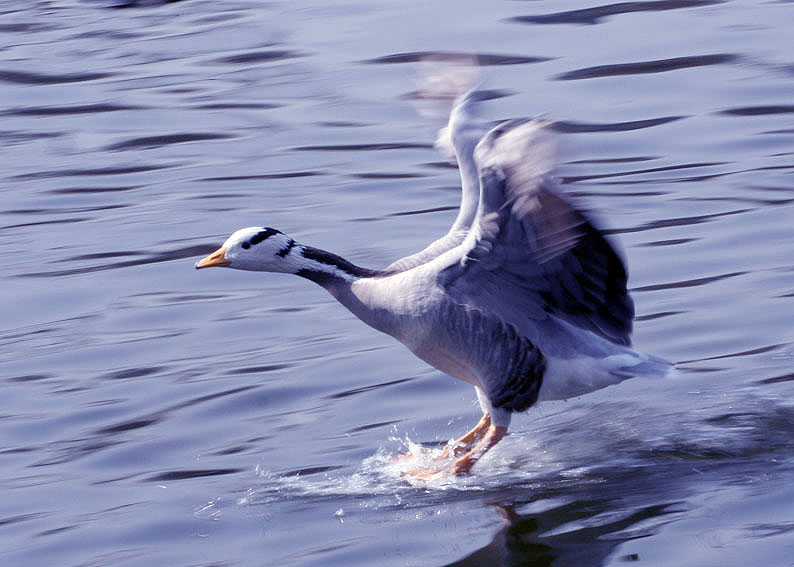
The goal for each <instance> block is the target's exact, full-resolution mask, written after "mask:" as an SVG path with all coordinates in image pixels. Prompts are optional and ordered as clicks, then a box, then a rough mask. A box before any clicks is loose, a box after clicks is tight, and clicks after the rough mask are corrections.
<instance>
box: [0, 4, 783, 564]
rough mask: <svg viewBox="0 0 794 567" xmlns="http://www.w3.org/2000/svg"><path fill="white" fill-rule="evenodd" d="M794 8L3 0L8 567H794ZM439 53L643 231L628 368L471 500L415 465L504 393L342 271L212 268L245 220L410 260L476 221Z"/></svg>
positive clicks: (464, 489)
mask: <svg viewBox="0 0 794 567" xmlns="http://www.w3.org/2000/svg"><path fill="white" fill-rule="evenodd" d="M792 28H794V10H792V5H791V3H790V2H782V1H781V2H774V1H754V2H738V1H727V2H716V1H687V2H684V1H671V0H658V1H649V2H623V3H613V4H605V5H601V6H598V5H594V4H585V3H581V2H573V1H565V2H560V1H556V2H551V1H537V2H500V3H492V2H488V3H483V2H447V1H445V2H432V3H428V2H407V3H406V2H402V3H399V4H394V5H387V4H383V3H378V4H372V3H369V2H346V3H333V4H330V5H329V4H328V3H323V2H301V3H280V2H271V3H262V2H258V1H253V0H214V1H211V2H210V1H201V0H185V1H182V2H172V3H164V2H134V1H126V0H95V1H88V0H86V1H82V2H79V1H71V2H70V1H63V2H61V1H31V2H11V3H7V4H6V5H4V6H3V7H2V8H0V31H1V32H2V35H1V36H0V37H1V38H2V39H0V120H1V121H2V122H1V125H0V141H2V147H3V150H4V151H3V152H2V156H0V163H2V185H0V187H1V188H2V189H1V190H2V205H0V227H2V238H1V239H0V250H2V252H3V258H4V260H5V262H4V270H3V272H2V275H0V278H2V290H3V302H2V308H0V314H2V317H0V387H1V388H2V400H3V403H2V406H0V463H2V467H1V468H0V486H2V488H3V494H4V498H3V505H2V507H0V560H1V561H2V562H3V564H5V565H42V564H58V565H64V566H72V565H73V566H78V565H80V566H83V565H118V566H126V565H143V564H148V565H152V564H154V565H184V566H188V565H191V566H194V565H271V564H272V565H373V564H377V565H422V566H424V565H469V566H474V565H484V564H488V565H577V566H588V565H593V566H596V565H622V564H624V563H638V564H644V565H660V566H667V565H691V566H705V565H720V566H725V565H737V566H738V565H742V566H744V565H749V564H763V565H776V566H778V565H779V566H791V565H792V564H794V563H793V561H794V559H792V558H794V504H792V503H794V494H793V493H792V488H791V478H792V475H794V459H792V454H794V404H793V403H792V401H791V400H792V398H794V385H793V384H794V370H792V367H793V366H794V337H793V336H792V330H791V329H792V326H791V321H792V315H794V309H792V301H793V299H794V261H793V260H792V258H794V230H793V229H792V221H791V219H792V218H794V175H793V174H794V103H793V101H794V96H793V95H792V93H794V43H792V41H791V37H790V35H791V29H792ZM428 55H434V56H435V57H436V58H438V57H441V58H442V59H449V60H453V61H460V60H467V59H468V58H470V57H471V56H473V55H476V56H479V58H480V61H481V64H482V65H483V75H484V78H485V84H484V85H483V89H484V90H486V91H487V94H488V95H489V96H487V97H486V98H488V100H487V101H486V102H484V103H483V107H484V111H485V113H486V114H487V116H486V119H488V120H500V119H504V118H510V117H517V116H528V115H529V116H541V117H546V118H552V119H554V120H556V121H557V130H558V132H559V138H560V144H561V146H562V148H563V154H562V155H563V162H564V163H563V164H562V165H561V168H560V176H561V178H562V181H563V187H564V189H565V191H566V193H568V194H569V195H571V196H572V198H574V199H575V200H576V201H577V203H579V204H580V205H581V206H583V207H586V208H588V209H590V210H592V211H593V212H594V214H595V216H597V217H598V218H599V219H600V221H601V222H600V224H601V225H602V226H603V227H605V228H606V229H608V231H609V232H610V234H612V235H613V237H614V238H616V239H617V240H618V242H619V243H620V246H621V248H622V249H623V251H624V254H625V256H626V258H627V260H628V263H629V266H630V272H631V279H630V285H631V287H632V290H633V294H634V299H635V302H636V305H637V314H638V317H637V321H636V324H635V335H634V342H635V345H636V347H637V348H638V349H640V350H643V351H647V352H651V353H654V354H657V355H659V356H663V357H665V358H668V359H670V360H673V361H676V362H677V363H678V365H679V368H680V370H681V376H680V377H679V378H678V379H677V380H673V381H666V382H653V381H648V380H633V381H628V382H625V383H623V384H621V385H620V386H617V387H614V388H610V389H607V390H604V391H601V392H597V393H595V394H592V395H589V396H585V397H582V398H579V399H574V400H570V401H568V402H555V403H548V404H541V405H539V406H537V407H535V408H533V409H531V410H530V411H529V412H527V413H526V414H525V415H521V416H518V417H517V418H515V419H514V420H513V426H512V434H511V435H510V436H509V437H508V438H507V439H506V440H505V441H504V442H502V443H501V444H500V445H499V446H498V447H497V448H496V449H495V450H494V451H492V452H491V453H490V454H489V455H488V456H487V457H486V458H484V459H483V461H482V462H481V463H479V464H478V465H477V467H476V468H475V474H474V475H473V476H472V477H470V478H466V479H459V480H449V481H438V482H433V483H430V484H429V485H417V484H411V483H409V482H407V481H405V480H404V479H402V478H401V477H400V476H399V470H398V467H396V465H394V464H393V463H392V461H391V456H393V455H394V454H395V453H397V452H398V451H401V450H405V449H406V448H410V447H411V444H413V443H424V444H425V445H426V446H430V447H436V446H438V445H440V444H443V443H444V442H445V441H446V440H448V439H450V438H452V437H453V436H456V435H459V434H460V433H462V432H463V431H465V430H466V429H468V428H469V427H471V426H472V425H473V424H474V423H475V422H476V420H477V418H478V408H477V406H476V402H475V397H474V393H473V391H471V388H470V387H468V386H466V385H465V384H462V383H458V382H456V381H454V380H451V379H449V378H448V377H446V376H444V375H442V374H441V373H439V372H436V371H435V370H433V369H431V368H428V367H427V366H425V365H424V364H423V363H422V362H421V361H419V360H417V359H415V358H413V357H412V355H410V353H408V352H407V351H406V350H405V349H404V348H403V347H401V346H400V345H399V344H397V343H395V342H394V341H392V340H391V339H389V338H388V337H386V336H382V335H379V334H377V333H376V332H374V331H372V330H371V329H369V328H367V327H365V326H364V325H362V324H361V323H360V322H359V321H358V320H356V319H355V318H354V317H353V316H352V315H350V314H349V313H347V312H346V311H344V309H342V308H341V307H340V306H339V305H337V304H336V303H334V301H333V300H332V299H331V298H330V297H329V296H328V295H327V294H326V293H325V292H323V291H322V290H321V289H319V288H317V287H316V286H313V284H311V283H309V282H306V281H303V280H300V279H298V278H290V277H289V276H280V275H274V274H258V273H246V272H240V271H231V270H226V271H224V270H207V271H205V272H195V270H193V263H194V262H195V261H196V259H198V258H200V257H201V256H202V255H203V254H205V253H207V252H210V251H212V250H213V249H214V248H215V247H217V245H218V244H220V243H221V242H222V241H223V239H224V238H225V237H226V235H228V234H229V233H231V232H232V231H233V230H235V229H237V228H239V227H242V226H251V225H253V226H258V225H268V226H275V227H278V228H280V229H282V230H283V231H285V232H288V233H289V234H291V235H292V236H294V237H296V238H298V239H299V240H300V241H301V242H304V243H306V244H312V245H316V246H321V247H323V248H327V249H329V250H332V251H334V252H336V253H339V254H342V255H343V256H345V257H346V258H348V259H350V260H351V261H353V262H355V263H357V264H360V265H365V266H371V267H380V266H383V265H386V264H388V263H390V262H391V261H393V260H395V259H397V258H399V257H401V256H403V255H406V254H408V253H411V252H414V251H416V250H418V249H421V248H422V247H423V246H424V245H425V244H426V243H427V242H428V241H429V240H431V239H433V238H435V237H437V236H439V235H441V234H443V233H444V232H445V231H446V229H447V227H448V226H449V224H450V223H451V221H452V219H453V218H454V216H455V208H456V206H457V202H458V198H459V181H458V175H457V171H456V169H455V168H454V167H451V166H450V164H449V163H447V161H446V160H445V159H444V158H443V156H441V155H440V154H439V153H438V152H436V151H435V149H434V148H433V141H434V139H435V136H436V130H437V129H438V128H439V127H440V126H441V125H442V122H443V121H441V120H439V119H438V118H435V117H432V116H428V115H426V114H423V113H422V112H420V108H418V105H417V98H419V97H418V95H417V90H418V88H419V86H418V85H417V77H418V76H420V75H421V68H422V63H421V62H422V60H423V59H425V58H427V56H428Z"/></svg>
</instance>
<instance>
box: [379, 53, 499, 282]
mask: <svg viewBox="0 0 794 567" xmlns="http://www.w3.org/2000/svg"><path fill="white" fill-rule="evenodd" d="M473 78H474V76H473V74H472V68H470V67H460V66H457V67H451V66H445V67H443V68H441V69H436V71H435V72H434V73H433V74H432V75H429V76H427V77H425V79H424V82H425V89H426V92H425V93H423V96H424V97H425V98H428V99H431V100H433V101H435V102H437V103H440V104H442V105H445V106H446V107H447V108H448V109H449V121H448V123H447V126H446V127H444V128H442V129H441V131H440V132H439V137H438V140H437V141H436V147H437V148H439V149H440V150H442V151H443V152H445V153H447V154H448V155H449V156H450V157H454V158H455V159H456V160H457V163H458V169H459V170H460V177H461V202H460V209H459V210H458V216H457V218H456V219H455V222H454V223H453V224H452V227H451V228H450V229H449V232H448V233H447V234H445V235H444V236H442V237H441V238H439V239H438V240H436V241H435V242H433V243H431V244H429V245H428V246H427V247H426V248H425V249H424V250H422V251H420V252H417V253H415V254H411V255H410V256H406V257H405V258H402V259H400V260H397V261H396V262H394V263H392V264H390V265H389V266H388V267H386V270H387V271H391V272H403V271H405V270H410V269H412V268H415V267H417V266H421V265H422V264H426V263H427V262H430V261H431V260H434V259H435V258H437V257H438V256H440V255H441V254H443V253H444V252H447V251H448V250H452V249H453V248H455V247H456V246H458V245H460V243H461V242H463V239H464V238H465V237H466V233H467V232H468V230H469V227H470V226H471V223H472V221H473V220H474V216H475V214H476V212H477V203H478V201H479V196H480V181H479V177H478V173H477V165H476V163H475V161H474V149H475V147H476V146H477V143H478V142H479V141H480V139H481V138H482V137H483V136H484V135H485V134H486V132H487V128H486V126H485V125H484V124H483V123H482V122H481V120H480V118H479V113H478V103H479V102H480V101H481V100H482V97H481V96H480V95H479V93H478V91H477V90H476V88H475V87H474V86H472V79H473Z"/></svg>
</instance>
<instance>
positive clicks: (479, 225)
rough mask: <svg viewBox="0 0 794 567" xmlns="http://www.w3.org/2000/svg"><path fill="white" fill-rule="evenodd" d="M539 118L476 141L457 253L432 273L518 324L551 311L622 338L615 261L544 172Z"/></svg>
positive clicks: (547, 153)
mask: <svg viewBox="0 0 794 567" xmlns="http://www.w3.org/2000/svg"><path fill="white" fill-rule="evenodd" d="M545 126H546V124H545V123H541V122H532V121H509V122H506V123H503V124H501V125H500V126H498V127H496V128H494V129H493V130H492V131H491V132H489V133H488V135H487V136H485V137H484V138H483V140H482V141H481V142H480V143H479V145H478V146H477V149H476V151H475V159H476V161H477V165H478V167H479V176H480V186H481V194H480V202H479V206H478V210H477V214H476V217H475V219H474V221H473V225H472V228H471V230H470V232H469V234H468V236H467V238H466V240H465V241H464V242H463V244H462V245H461V249H462V250H461V256H460V258H461V259H460V261H459V262H455V263H453V264H452V265H450V266H449V267H447V268H446V269H444V270H442V271H441V272H440V274H439V283H440V284H441V285H442V286H444V287H445V288H446V290H447V292H448V293H450V294H451V295H453V296H456V297H458V298H459V299H460V300H461V301H464V302H466V303H467V304H470V305H473V306H476V307H478V308H481V309H483V310H485V311H490V312H495V313H496V314H497V315H499V316H500V317H502V318H503V319H504V320H506V321H509V322H513V323H514V324H517V325H519V326H525V323H526V321H527V320H535V321H541V320H543V319H545V318H547V317H549V316H552V317H556V318H558V319H561V320H563V321H565V322H567V323H570V324H572V325H575V326H577V327H580V328H583V329H586V330H589V331H592V332H594V333H596V334H598V335H600V336H601V337H603V338H605V339H607V340H609V341H611V342H613V343H616V344H620V345H629V344H630V342H631V341H630V335H631V328H632V320H633V318H634V305H633V302H632V300H631V297H630V296H629V293H628V291H627V288H626V282H627V272H626V269H625V266H624V264H623V261H622V260H621V258H620V257H619V256H618V254H617V253H616V252H615V250H614V249H613V247H612V246H611V245H610V243H609V242H608V241H607V240H606V239H605V238H604V236H603V235H602V233H601V232H600V231H599V230H598V229H597V228H595V226H594V225H593V223H592V222H591V221H590V219H588V217H587V215H585V213H583V212H582V211H580V210H578V209H576V208H575V207H574V206H573V205H572V204H571V203H569V202H568V201H567V200H566V199H565V198H564V197H563V196H562V195H560V194H559V192H558V189H557V187H556V184H555V182H554V180H553V178H552V177H551V175H550V173H551V168H552V166H553V163H554V162H553V159H552V156H553V153H554V152H553V148H552V147H551V143H550V140H549V134H548V133H547V129H545Z"/></svg>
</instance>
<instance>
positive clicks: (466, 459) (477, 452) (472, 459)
mask: <svg viewBox="0 0 794 567" xmlns="http://www.w3.org/2000/svg"><path fill="white" fill-rule="evenodd" d="M505 435H507V427H502V426H499V425H490V426H489V427H488V431H487V432H486V433H485V436H484V437H483V438H482V439H480V441H479V442H478V443H477V444H476V445H475V446H474V447H473V448H472V449H471V450H470V451H469V452H468V453H466V454H464V455H463V456H462V457H461V458H459V459H458V460H457V461H455V463H454V464H453V465H452V473H453V474H455V475H457V476H460V475H466V474H470V473H471V468H472V467H473V466H474V464H475V463H476V462H477V461H478V460H479V459H480V458H481V457H482V456H483V455H484V454H485V453H487V452H488V451H489V450H490V449H491V448H492V447H493V446H494V445H496V444H497V443H499V441H501V440H502V438H503V437H504V436H505ZM456 456H457V455H456Z"/></svg>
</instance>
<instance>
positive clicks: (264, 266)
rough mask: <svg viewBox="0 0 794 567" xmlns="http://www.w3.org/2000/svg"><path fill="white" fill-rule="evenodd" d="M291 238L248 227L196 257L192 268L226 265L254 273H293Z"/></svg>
mask: <svg viewBox="0 0 794 567" xmlns="http://www.w3.org/2000/svg"><path fill="white" fill-rule="evenodd" d="M294 246H295V241H294V240H293V239H292V238H290V237H289V236H287V235H286V234H284V233H282V232H281V231H279V230H276V229H275V228H269V227H253V226H252V227H248V228H241V229H240V230H238V231H236V232H234V233H233V234H232V235H231V236H230V237H229V238H227V239H226V242H224V243H223V246H221V247H220V248H218V249H217V250H216V251H215V252H213V253H212V254H210V255H209V256H207V257H206V258H203V259H202V260H199V261H198V262H197V263H196V269H197V270H198V269H201V268H212V267H226V268H235V269H237V270H252V271H258V272H282V273H295V272H296V271H297V269H300V267H299V266H297V265H296V262H295V259H296V258H295V257H294V256H293V255H292V254H291V252H292V249H293V247H294Z"/></svg>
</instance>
